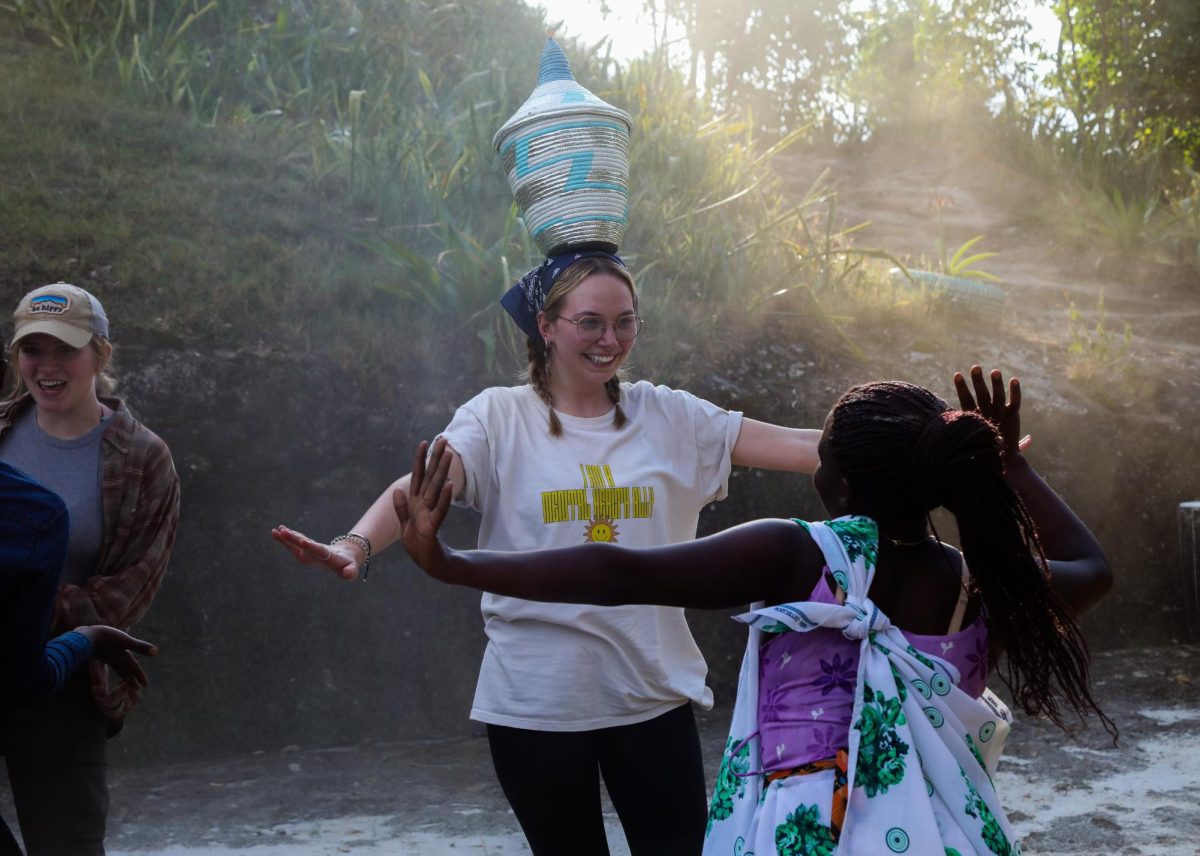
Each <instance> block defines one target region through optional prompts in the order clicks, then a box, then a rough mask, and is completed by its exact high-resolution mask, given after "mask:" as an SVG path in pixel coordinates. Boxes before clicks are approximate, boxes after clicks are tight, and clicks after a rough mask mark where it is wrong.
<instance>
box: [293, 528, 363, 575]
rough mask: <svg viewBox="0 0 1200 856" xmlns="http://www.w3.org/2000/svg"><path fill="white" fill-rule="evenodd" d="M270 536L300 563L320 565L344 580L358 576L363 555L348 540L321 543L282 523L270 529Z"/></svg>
mask: <svg viewBox="0 0 1200 856" xmlns="http://www.w3.org/2000/svg"><path fill="white" fill-rule="evenodd" d="M271 537H272V538H274V539H275V540H276V541H278V542H279V543H280V544H282V545H283V546H284V547H285V548H287V551H288V552H289V553H291V554H292V555H293V556H294V557H295V558H296V561H297V562H299V563H300V564H302V565H320V566H321V567H323V568H325V569H327V570H330V571H332V572H333V573H335V574H337V575H338V576H339V577H341V578H342V579H344V580H353V579H357V578H358V565H359V562H360V561H361V559H362V558H364V557H362V556H360V555H359V553H358V551H357V550H356V548H355V546H354V544H353V543H352V542H350V541H343V542H342V543H340V544H322V543H321V542H320V541H314V540H313V539H312V538H309V537H308V536H307V535H303V534H301V533H299V532H297V531H296V530H294V529H289V528H287V527H286V526H283V525H280V526H276V527H275V528H274V529H272V530H271Z"/></svg>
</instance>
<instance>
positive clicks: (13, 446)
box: [0, 407, 108, 585]
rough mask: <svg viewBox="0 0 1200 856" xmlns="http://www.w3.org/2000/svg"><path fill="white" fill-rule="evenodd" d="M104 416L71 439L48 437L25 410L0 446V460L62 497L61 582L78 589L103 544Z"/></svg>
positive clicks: (96, 562)
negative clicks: (66, 536) (65, 529)
mask: <svg viewBox="0 0 1200 856" xmlns="http://www.w3.org/2000/svg"><path fill="white" fill-rule="evenodd" d="M107 427H108V419H107V418H105V419H104V420H102V421H101V422H100V424H99V425H97V426H96V427H95V428H93V429H92V430H91V431H89V432H88V433H86V434H84V435H83V436H82V437H77V438H76V439H74V440H60V439H58V438H57V437H51V436H50V435H49V434H47V433H46V432H45V431H43V430H42V429H41V428H40V427H39V426H38V424H37V415H36V408H33V407H30V408H28V409H27V410H26V411H25V412H24V413H22V414H21V415H20V416H18V417H17V418H16V421H14V422H13V426H12V429H11V430H10V431H9V432H8V435H7V436H6V437H5V438H4V440H3V442H0V461H5V462H7V463H9V464H11V465H12V466H14V467H16V468H17V469H19V470H23V471H24V472H26V473H28V474H29V475H30V476H32V477H33V478H35V479H37V480H38V481H39V482H41V483H42V484H44V485H45V486H46V487H48V488H50V490H52V491H54V492H55V493H57V494H58V495H59V496H61V497H62V500H63V502H65V503H66V505H67V511H68V512H69V513H70V517H71V541H70V544H69V546H68V547H67V562H66V565H65V566H64V567H63V575H62V581H63V582H64V583H72V584H74V585H82V584H83V583H85V582H87V580H88V579H89V578H90V577H91V576H92V575H93V574H95V573H96V567H97V566H98V565H99V564H100V548H101V546H102V545H103V543H104V501H103V497H102V494H101V491H100V442H101V438H102V437H103V435H104V429H105V428H107Z"/></svg>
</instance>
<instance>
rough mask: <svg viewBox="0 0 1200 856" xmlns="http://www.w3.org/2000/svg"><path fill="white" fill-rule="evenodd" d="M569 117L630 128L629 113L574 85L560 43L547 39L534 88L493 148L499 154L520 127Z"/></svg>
mask: <svg viewBox="0 0 1200 856" xmlns="http://www.w3.org/2000/svg"><path fill="white" fill-rule="evenodd" d="M572 114H583V115H597V116H607V117H609V118H611V119H615V120H617V121H618V122H621V123H622V124H624V125H625V130H626V131H627V132H628V131H629V130H630V129H632V127H633V123H632V121H631V120H630V118H629V114H628V113H626V112H625V111H624V110H622V109H620V108H619V107H614V106H613V105H611V104H609V103H608V102H607V101H603V100H601V99H600V98H599V97H597V96H596V95H595V94H593V93H592V92H591V91H589V90H588V89H586V88H584V87H583V86H580V85H579V83H578V82H576V80H575V75H574V74H573V73H572V72H571V63H570V61H569V60H568V59H567V55H566V54H565V53H563V49H562V47H561V46H560V45H559V43H558V42H556V41H555V40H554V38H553V37H550V38H547V39H546V44H545V46H544V47H543V48H542V58H541V63H540V65H539V67H538V82H537V86H535V87H534V90H533V92H532V93H531V94H530V96H529V97H528V98H526V99H525V103H524V104H522V105H521V106H520V108H519V109H518V110H517V112H515V113H513V114H512V116H510V117H509V118H508V121H507V122H505V123H504V124H503V125H502V126H501V127H500V130H499V131H497V132H496V135H495V136H494V137H492V145H493V146H495V147H496V150H497V151H500V150H501V148H502V146H503V144H504V142H505V138H506V137H509V136H511V135H512V134H513V133H514V131H516V130H518V129H519V128H520V127H521V126H522V125H526V124H528V123H530V122H533V121H536V120H538V119H545V118H549V117H553V116H563V115H565V116H570V115H572Z"/></svg>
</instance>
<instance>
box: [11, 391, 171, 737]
mask: <svg viewBox="0 0 1200 856" xmlns="http://www.w3.org/2000/svg"><path fill="white" fill-rule="evenodd" d="M103 401H104V403H105V404H107V405H108V406H109V407H110V408H112V411H113V414H112V416H111V417H109V426H108V428H107V429H105V431H104V436H103V440H102V442H101V446H100V491H101V498H102V505H103V511H104V543H103V545H102V546H101V548H100V563H99V565H98V566H97V567H96V573H95V574H94V575H93V576H92V577H91V578H90V579H89V580H88V581H87V582H86V583H84V584H83V585H66V584H64V585H60V586H59V588H58V597H57V599H56V602H55V607H54V619H53V627H52V628H51V635H52V636H53V635H56V634H59V633H64V632H66V631H68V630H71V629H74V628H76V627H80V626H83V625H86V624H110V625H112V626H113V627H119V628H121V629H122V630H128V629H129V628H130V627H131V626H133V625H134V624H136V623H137V622H138V621H140V620H141V618H142V616H144V615H145V614H146V610H147V609H149V607H150V604H151V602H152V601H153V600H154V595H155V594H157V593H158V587H159V586H160V585H161V584H162V578H163V574H164V573H165V572H166V570H167V560H168V559H169V558H170V556H171V546H172V545H173V544H174V542H175V530H176V528H177V527H178V525H179V476H178V475H177V474H176V472H175V465H174V463H173V462H172V460H171V452H170V450H169V449H168V448H167V444H166V443H164V442H163V441H162V440H161V439H159V437H158V436H157V435H156V434H155V433H154V432H153V431H151V430H150V429H149V428H147V427H146V426H144V425H142V423H140V422H138V421H137V420H136V419H134V418H133V416H132V414H130V412H129V408H128V407H126V406H125V404H124V402H122V401H120V400H119V399H110V398H106V399H103ZM31 404H32V399H31V397H30V396H29V395H28V394H26V395H25V396H22V397H21V398H19V399H17V400H16V401H13V402H8V403H5V404H4V405H0V439H3V438H4V435H5V434H6V433H7V432H8V430H9V428H11V427H12V424H13V421H14V419H15V418H16V416H17V415H18V414H19V413H20V412H21V411H22V410H24V408H26V407H28V406H31ZM90 669H91V682H92V697H93V698H94V699H95V702H96V707H97V709H98V710H99V711H100V712H101V713H103V714H104V715H105V716H106V717H108V719H109V720H110V721H111V729H110V731H111V732H112V733H116V731H117V730H119V729H120V727H121V723H122V722H123V720H124V719H125V717H126V716H127V715H128V714H129V712H130V711H131V710H132V709H133V706H134V705H135V704H136V703H137V699H138V692H137V690H135V689H134V688H132V687H130V686H129V685H128V684H126V683H125V682H124V681H121V682H118V684H117V685H116V686H115V687H113V688H111V689H110V688H109V685H108V667H107V666H106V665H104V664H103V663H100V662H99V661H96V660H93V661H92V662H91V664H90Z"/></svg>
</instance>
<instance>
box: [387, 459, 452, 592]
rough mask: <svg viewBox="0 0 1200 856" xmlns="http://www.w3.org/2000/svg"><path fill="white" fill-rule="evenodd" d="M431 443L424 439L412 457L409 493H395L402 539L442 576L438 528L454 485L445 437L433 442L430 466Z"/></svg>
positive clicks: (425, 565) (443, 558)
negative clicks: (428, 450) (427, 460)
mask: <svg viewBox="0 0 1200 856" xmlns="http://www.w3.org/2000/svg"><path fill="white" fill-rule="evenodd" d="M428 448H429V444H428V443H426V442H422V443H421V444H420V445H419V446H418V447H417V453H416V455H415V456H414V458H413V468H412V478H411V481H410V482H409V486H408V493H407V494H406V493H405V492H404V491H403V490H400V489H397V490H395V491H393V492H392V503H393V505H394V506H395V508H396V518H397V520H399V521H400V541H401V543H402V544H404V549H405V550H407V551H408V555H409V556H411V557H412V560H413V561H414V562H416V563H417V564H418V565H420V566H421V568H422V569H424V570H425V571H426V573H428V574H430V575H431V576H434V577H438V578H439V579H441V578H442V577H443V574H444V569H445V565H446V560H447V552H446V546H445V545H444V544H443V543H442V542H441V540H440V539H439V538H438V530H439V529H440V528H441V525H442V522H443V521H444V520H445V519H446V512H447V511H448V510H449V508H450V497H451V494H452V488H451V486H450V484H449V483H448V482H447V476H448V475H449V473H450V461H451V454H450V452H448V451H447V446H446V441H445V439H442V438H439V439H438V440H437V442H435V443H434V444H433V452H432V453H431V454H430V456H429V464H428V468H427V467H426V463H425V452H426V450H427V449H428Z"/></svg>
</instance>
